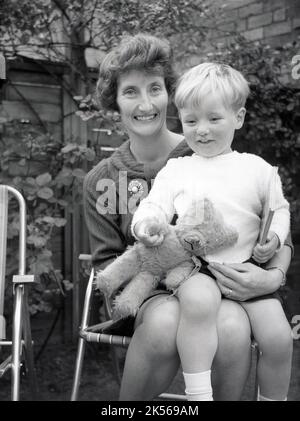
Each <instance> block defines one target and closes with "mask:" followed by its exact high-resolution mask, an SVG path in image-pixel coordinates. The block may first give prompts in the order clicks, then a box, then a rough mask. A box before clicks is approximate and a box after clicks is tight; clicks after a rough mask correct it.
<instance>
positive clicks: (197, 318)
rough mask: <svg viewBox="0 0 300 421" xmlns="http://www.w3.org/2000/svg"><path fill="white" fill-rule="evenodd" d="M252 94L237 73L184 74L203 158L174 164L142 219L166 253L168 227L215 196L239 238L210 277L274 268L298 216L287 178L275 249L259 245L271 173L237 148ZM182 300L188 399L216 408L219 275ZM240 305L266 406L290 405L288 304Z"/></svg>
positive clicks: (141, 234) (147, 239)
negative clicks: (250, 263) (240, 267)
mask: <svg viewBox="0 0 300 421" xmlns="http://www.w3.org/2000/svg"><path fill="white" fill-rule="evenodd" d="M248 95H249V87H248V83H247V81H246V80H245V78H244V77H243V76H242V74H241V73H240V72H238V71H236V70H234V69H233V68H231V67H230V66H228V65H224V64H218V63H203V64H200V65H198V66H196V67H194V68H192V69H191V70H189V71H188V72H187V73H185V74H184V75H183V76H182V78H181V79H180V81H179V85H178V87H177V90H176V95H175V103H176V106H177V108H178V110H179V115H180V118H181V122H182V127H183V132H184V135H185V139H186V141H187V143H188V145H189V146H190V148H191V149H192V150H193V151H194V154H193V155H192V156H189V157H183V158H177V159H171V160H169V161H168V163H167V165H166V166H165V167H164V168H163V169H162V170H161V171H160V172H159V174H158V175H157V177H156V179H155V182H154V185H153V187H152V189H151V191H150V193H149V195H148V197H147V198H146V199H144V200H143V201H142V202H141V204H140V206H139V208H138V209H137V211H136V213H135V215H134V217H133V221H132V231H133V233H134V235H135V236H136V238H137V239H139V240H140V241H142V242H144V243H145V244H147V245H149V246H155V245H158V244H159V243H160V242H161V241H162V240H163V229H160V228H159V226H161V227H163V225H164V224H167V223H169V222H170V221H171V220H172V217H173V216H174V214H177V215H178V216H179V217H180V216H181V215H183V214H184V213H185V212H186V211H187V209H188V208H189V207H190V206H191V205H194V204H196V205H197V203H203V199H204V198H208V199H210V200H211V202H212V203H213V204H214V206H215V208H216V209H217V210H218V211H219V212H221V213H222V215H223V217H224V221H225V222H226V223H228V224H229V225H231V226H234V227H235V228H236V230H237V232H238V239H237V242H236V243H235V244H234V245H232V246H230V247H227V248H226V249H223V250H220V251H218V252H216V253H215V254H212V255H206V256H205V262H206V263H207V265H208V266H207V267H208V269H211V272H213V262H219V263H222V262H223V263H242V262H245V261H247V260H249V259H251V258H254V259H255V260H256V261H257V262H258V263H263V262H266V261H268V260H269V259H270V258H271V257H272V256H273V255H274V254H275V253H276V251H277V250H279V249H280V248H281V247H282V246H283V243H284V241H285V238H286V236H287V234H288V231H289V220H290V215H289V205H288V202H287V201H286V200H285V199H284V197H283V193H282V188H281V181H280V179H279V177H278V176H277V179H276V189H275V191H276V198H275V209H276V211H275V213H274V217H273V221H272V224H271V227H270V231H269V236H268V240H267V243H266V244H265V245H263V246H261V245H259V244H257V242H258V238H259V233H260V223H261V216H262V211H263V208H264V205H265V202H266V200H267V197H268V191H269V186H270V180H271V177H272V173H273V171H272V166H271V165H269V164H268V163H267V162H266V161H264V160H263V159H262V158H260V157H258V156H256V155H253V154H247V153H242V154H241V153H238V152H236V151H233V150H232V147H231V145H232V142H233V138H234V133H235V130H238V129H240V128H241V127H242V126H243V123H244V118H245V114H246V109H245V107H244V106H245V103H246V99H247V96H248ZM157 222H158V223H159V224H157ZM204 266H205V265H204ZM177 294H178V299H179V302H180V308H181V313H180V321H179V326H178V332H177V348H178V353H179V355H180V358H181V363H182V369H183V375H184V379H185V384H186V394H187V397H188V399H189V400H212V389H211V375H210V369H211V364H212V361H213V358H214V355H215V353H216V349H217V341H218V338H217V329H216V317H217V314H218V308H219V305H220V299H221V293H220V290H219V289H218V286H217V284H216V282H215V280H214V277H213V275H212V274H210V273H209V272H208V271H207V270H205V269H203V267H202V270H200V272H199V273H198V274H196V275H193V276H191V277H190V278H188V279H187V280H186V281H185V282H183V283H182V284H181V285H180V287H179V289H178V292H177ZM228 298H229V296H228ZM241 305H242V306H243V308H244V309H245V311H246V312H247V314H248V317H249V319H250V323H251V327H252V330H253V335H254V337H255V339H256V341H257V342H258V345H259V348H260V351H261V357H260V359H259V363H258V374H257V375H258V382H259V390H260V394H259V400H285V399H286V396H287V392H288V387H289V381H290V370H291V357H292V337H291V331H290V326H289V324H288V322H287V320H286V317H285V314H284V312H283V309H282V306H281V304H280V301H279V300H278V299H277V297H276V295H275V294H274V295H269V296H265V297H261V298H259V299H253V300H249V301H246V302H242V303H241Z"/></svg>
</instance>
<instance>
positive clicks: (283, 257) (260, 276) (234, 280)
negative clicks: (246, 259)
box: [208, 245, 292, 301]
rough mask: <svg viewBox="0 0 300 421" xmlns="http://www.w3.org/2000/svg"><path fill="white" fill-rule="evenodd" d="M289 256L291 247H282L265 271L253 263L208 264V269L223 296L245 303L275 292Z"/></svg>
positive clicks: (282, 276)
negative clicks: (215, 279)
mask: <svg viewBox="0 0 300 421" xmlns="http://www.w3.org/2000/svg"><path fill="white" fill-rule="evenodd" d="M291 255H292V252H291V247H289V246H287V245H284V247H283V248H282V249H281V250H280V251H279V252H278V253H276V254H275V256H274V257H273V258H272V259H271V260H270V261H269V262H268V263H267V264H266V268H265V269H263V268H261V267H259V266H256V265H254V264H253V263H239V264H219V263H210V264H209V266H208V268H209V269H210V271H211V272H212V274H213V275H214V276H215V277H216V278H217V283H218V285H219V288H220V290H221V292H222V293H223V294H224V295H225V296H226V295H228V293H230V299H233V300H238V301H245V300H249V299H250V298H255V297H258V296H261V295H266V294H270V293H272V292H274V291H276V290H277V289H278V288H279V287H280V285H281V284H282V282H283V281H284V274H285V273H286V271H287V269H288V267H289V265H290V261H291ZM278 268H279V269H278Z"/></svg>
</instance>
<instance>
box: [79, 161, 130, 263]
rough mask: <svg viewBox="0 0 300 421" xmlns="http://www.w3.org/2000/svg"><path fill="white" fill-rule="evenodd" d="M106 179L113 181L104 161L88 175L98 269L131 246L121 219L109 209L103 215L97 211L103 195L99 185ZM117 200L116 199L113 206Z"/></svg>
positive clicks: (86, 193)
mask: <svg viewBox="0 0 300 421" xmlns="http://www.w3.org/2000/svg"><path fill="white" fill-rule="evenodd" d="M105 178H109V174H108V172H107V166H106V163H105V161H104V160H103V161H101V163H100V164H98V165H97V166H96V167H94V168H93V170H91V171H90V172H89V173H88V174H87V175H86V177H85V179H84V184H83V207H84V216H85V222H86V226H87V229H88V231H89V239H90V247H91V253H92V263H93V265H94V266H95V268H96V269H103V268H104V267H106V266H107V265H108V264H109V263H110V262H111V261H113V260H114V259H115V258H116V257H117V256H118V255H120V254H122V253H123V252H124V250H125V248H126V246H127V243H126V239H125V237H124V234H123V233H122V231H121V228H120V216H119V215H118V214H116V213H113V212H109V209H108V211H107V212H99V209H97V201H98V199H99V197H100V196H101V193H102V192H101V191H98V189H97V183H98V181H99V180H101V179H105ZM113 199H114V200H113ZM115 200H116V198H112V202H114V201H115ZM98 208H99V205H98Z"/></svg>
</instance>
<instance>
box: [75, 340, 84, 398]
mask: <svg viewBox="0 0 300 421" xmlns="http://www.w3.org/2000/svg"><path fill="white" fill-rule="evenodd" d="M85 346H86V343H85V340H84V339H83V338H79V341H78V349H77V355H76V363H75V373H74V378H73V385H72V394H71V401H76V400H77V398H78V391H79V386H80V379H81V373H82V366H83V360H84V352H85Z"/></svg>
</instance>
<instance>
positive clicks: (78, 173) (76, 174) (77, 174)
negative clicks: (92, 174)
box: [73, 168, 86, 179]
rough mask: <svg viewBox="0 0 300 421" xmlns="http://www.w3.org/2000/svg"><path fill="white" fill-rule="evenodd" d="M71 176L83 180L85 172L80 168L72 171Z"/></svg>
mask: <svg viewBox="0 0 300 421" xmlns="http://www.w3.org/2000/svg"><path fill="white" fill-rule="evenodd" d="M73 175H74V177H77V178H80V179H82V178H84V177H85V175H86V172H85V171H83V170H82V169H81V168H76V169H75V170H74V171H73Z"/></svg>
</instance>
